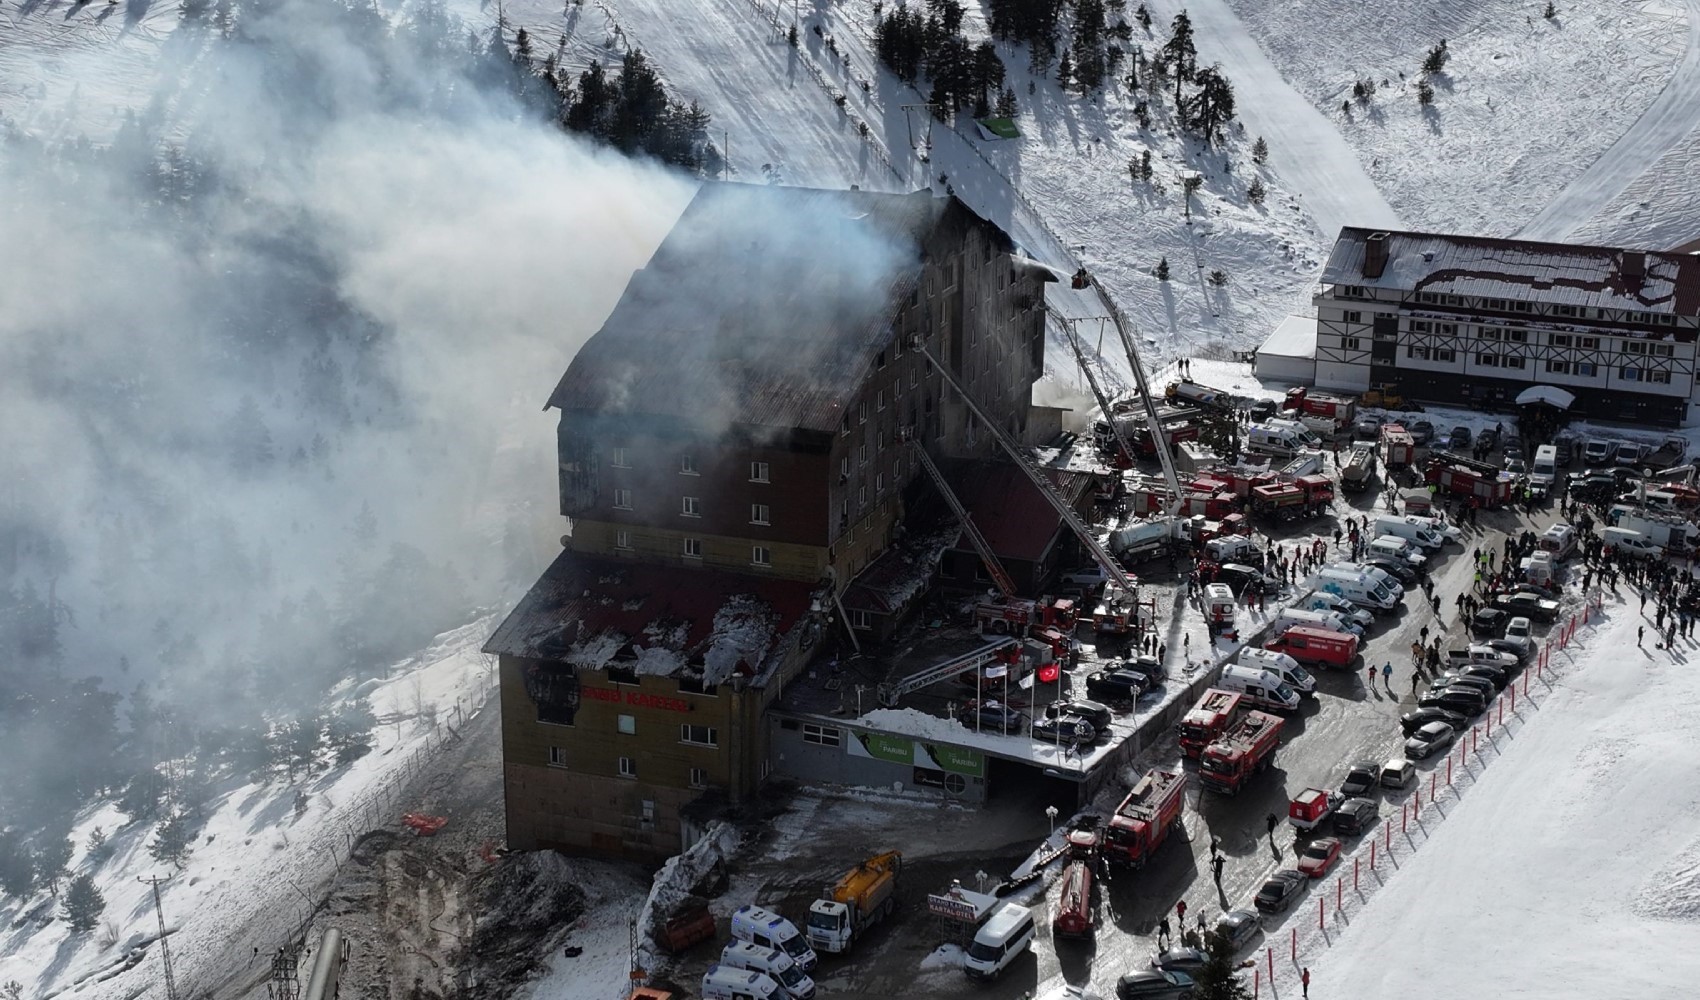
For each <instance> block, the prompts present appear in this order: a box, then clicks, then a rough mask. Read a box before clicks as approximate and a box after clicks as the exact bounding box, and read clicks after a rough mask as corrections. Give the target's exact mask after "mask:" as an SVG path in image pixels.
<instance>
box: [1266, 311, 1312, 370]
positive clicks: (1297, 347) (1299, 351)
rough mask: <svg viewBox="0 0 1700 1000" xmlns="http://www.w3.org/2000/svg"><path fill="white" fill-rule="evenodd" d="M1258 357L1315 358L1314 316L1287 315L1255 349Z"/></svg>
mask: <svg viewBox="0 0 1700 1000" xmlns="http://www.w3.org/2000/svg"><path fill="white" fill-rule="evenodd" d="M1257 354H1258V357H1260V358H1261V357H1263V356H1264V355H1275V356H1278V357H1283V358H1310V359H1311V360H1315V359H1316V317H1315V316H1288V317H1287V318H1286V319H1284V320H1282V321H1281V325H1280V326H1277V327H1276V328H1275V332H1274V333H1271V334H1270V335H1269V338H1268V339H1267V340H1265V341H1264V342H1263V346H1261V347H1259V348H1258V349H1257Z"/></svg>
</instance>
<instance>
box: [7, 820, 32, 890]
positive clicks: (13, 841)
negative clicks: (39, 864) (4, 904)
mask: <svg viewBox="0 0 1700 1000" xmlns="http://www.w3.org/2000/svg"><path fill="white" fill-rule="evenodd" d="M34 888H35V859H33V858H32V857H30V852H29V848H27V847H25V846H24V840H23V838H22V837H20V836H19V835H17V834H16V833H13V832H12V831H10V830H7V829H5V828H3V827H0V892H3V893H5V894H6V895H8V896H11V897H13V898H14V899H23V898H24V897H26V896H28V895H29V894H30V892H31V890H33V889H34Z"/></svg>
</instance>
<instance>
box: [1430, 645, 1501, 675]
mask: <svg viewBox="0 0 1700 1000" xmlns="http://www.w3.org/2000/svg"><path fill="white" fill-rule="evenodd" d="M1441 663H1442V665H1444V666H1448V667H1468V666H1473V665H1475V664H1478V663H1485V664H1487V665H1488V666H1490V667H1498V668H1499V669H1500V670H1513V669H1515V668H1516V667H1517V654H1515V653H1502V652H1500V651H1499V650H1497V649H1494V648H1493V647H1492V646H1490V645H1488V644H1487V643H1483V642H1473V643H1471V644H1470V645H1469V647H1468V648H1466V649H1449V650H1447V651H1446V656H1445V657H1444V658H1442V660H1441Z"/></svg>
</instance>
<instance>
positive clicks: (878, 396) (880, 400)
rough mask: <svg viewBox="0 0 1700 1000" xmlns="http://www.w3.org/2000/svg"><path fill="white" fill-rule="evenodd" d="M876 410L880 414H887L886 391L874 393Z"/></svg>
mask: <svg viewBox="0 0 1700 1000" xmlns="http://www.w3.org/2000/svg"><path fill="white" fill-rule="evenodd" d="M874 409H875V410H876V411H877V412H879V413H884V412H885V390H884V389H881V390H880V391H879V392H876V393H874Z"/></svg>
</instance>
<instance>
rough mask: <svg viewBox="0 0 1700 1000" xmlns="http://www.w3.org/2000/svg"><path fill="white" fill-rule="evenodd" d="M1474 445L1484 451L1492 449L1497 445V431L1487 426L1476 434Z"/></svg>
mask: <svg viewBox="0 0 1700 1000" xmlns="http://www.w3.org/2000/svg"><path fill="white" fill-rule="evenodd" d="M1476 447H1477V448H1480V449H1481V450H1482V451H1484V452H1488V451H1492V450H1494V449H1495V448H1497V447H1499V432H1498V431H1496V430H1494V429H1493V428H1492V427H1489V428H1488V429H1486V430H1484V431H1482V432H1481V433H1480V434H1477V435H1476Z"/></svg>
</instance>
